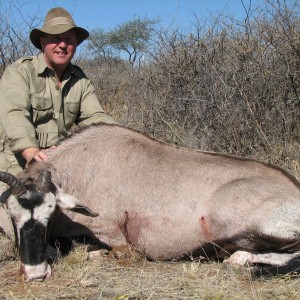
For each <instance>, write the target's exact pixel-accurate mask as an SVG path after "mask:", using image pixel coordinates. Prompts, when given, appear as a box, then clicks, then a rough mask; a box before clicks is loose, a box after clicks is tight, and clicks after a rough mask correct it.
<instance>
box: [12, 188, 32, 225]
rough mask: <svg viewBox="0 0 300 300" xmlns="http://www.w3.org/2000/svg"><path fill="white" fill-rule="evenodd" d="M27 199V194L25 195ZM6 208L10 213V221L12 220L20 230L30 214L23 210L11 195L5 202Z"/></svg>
mask: <svg viewBox="0 0 300 300" xmlns="http://www.w3.org/2000/svg"><path fill="white" fill-rule="evenodd" d="M26 196H28V197H29V192H27V193H26ZM7 208H8V210H9V212H10V215H11V217H12V219H13V220H14V222H15V224H16V226H17V228H21V227H22V226H23V225H24V223H25V222H27V221H28V220H29V219H30V218H31V213H30V211H29V210H28V209H25V208H23V207H22V206H21V205H20V204H19V202H18V200H17V198H16V196H14V195H11V196H10V197H9V199H8V201H7Z"/></svg>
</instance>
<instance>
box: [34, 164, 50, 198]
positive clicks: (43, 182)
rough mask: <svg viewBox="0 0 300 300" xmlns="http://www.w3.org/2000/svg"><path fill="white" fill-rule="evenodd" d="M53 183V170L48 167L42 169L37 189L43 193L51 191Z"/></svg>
mask: <svg viewBox="0 0 300 300" xmlns="http://www.w3.org/2000/svg"><path fill="white" fill-rule="evenodd" d="M51 183H52V182H51V172H50V171H49V170H46V169H43V170H41V172H40V175H39V178H38V181H37V183H36V189H37V191H39V192H43V193H48V192H50V189H51Z"/></svg>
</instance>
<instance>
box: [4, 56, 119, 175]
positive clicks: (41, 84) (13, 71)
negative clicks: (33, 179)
mask: <svg viewBox="0 0 300 300" xmlns="http://www.w3.org/2000/svg"><path fill="white" fill-rule="evenodd" d="M0 121H1V122H0V170H4V171H6V170H7V165H6V166H4V164H5V162H4V161H3V159H4V160H7V159H8V160H9V161H10V163H12V160H14V161H13V164H17V165H20V166H22V167H23V166H24V164H25V162H24V159H23V158H22V157H21V155H20V154H19V153H20V152H21V151H22V150H24V149H26V148H29V147H37V148H42V149H43V148H48V147H51V146H53V145H56V144H57V143H58V141H59V140H60V139H63V138H65V137H66V136H67V132H68V130H69V129H70V128H71V126H72V125H73V124H74V123H75V124H77V125H78V126H79V127H84V126H87V125H91V124H95V123H99V122H104V123H116V122H115V121H114V120H113V119H112V118H111V117H110V116H108V115H107V114H105V112H104V111H103V108H102V107H101V105H100V103H99V101H98V99H97V97H96V95H95V93H94V87H93V85H92V84H91V82H90V81H89V80H88V79H87V78H86V76H85V74H84V73H83V71H82V70H81V69H80V68H78V67H76V66H74V65H72V64H70V65H69V66H68V68H67V69H66V71H65V73H64V76H63V80H62V84H61V87H59V86H58V78H57V76H56V74H55V72H54V71H53V70H52V69H50V68H48V67H47V65H46V63H45V60H44V56H43V53H41V54H39V55H37V56H30V57H24V58H21V59H19V60H17V61H16V62H15V63H13V64H12V65H10V66H9V67H8V68H7V69H6V70H5V72H4V74H3V76H2V78H1V82H0ZM5 153H6V154H8V155H6V157H4V154H5ZM13 154H14V156H12V155H13ZM1 156H2V157H1Z"/></svg>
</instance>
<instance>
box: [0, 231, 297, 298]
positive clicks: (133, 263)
mask: <svg viewBox="0 0 300 300" xmlns="http://www.w3.org/2000/svg"><path fill="white" fill-rule="evenodd" d="M0 246H1V247H0V249H1V250H0V264H1V268H0V280H1V287H0V299H4V300H5V299H15V300H17V299H49V300H50V299H51V300H52V299H89V300H92V299H115V300H117V299H118V300H128V299H207V300H208V299H300V291H299V279H297V277H295V276H292V274H288V275H284V276H274V277H271V278H266V277H260V278H257V279H254V278H253V277H252V275H251V274H252V272H251V269H250V268H249V267H241V268H232V267H226V266H224V265H223V264H220V263H214V262H211V263H206V264H203V263H199V262H197V261H193V262H168V263H167V262H149V261H146V260H143V259H141V258H140V257H137V256H133V257H131V258H127V259H125V260H124V259H123V260H115V259H112V258H107V257H100V258H99V259H97V260H93V261H89V260H87V255H86V251H85V248H84V247H78V248H77V249H75V250H74V251H73V252H72V253H70V254H69V255H68V256H66V257H64V258H60V259H59V260H58V262H56V263H55V264H54V265H53V266H52V270H53V276H52V277H51V279H49V280H47V281H45V282H42V283H38V282H35V283H28V284H25V283H24V282H23V281H22V279H21V278H20V277H19V276H18V275H17V271H18V268H19V262H18V261H17V260H14V259H11V258H10V259H8V258H9V256H12V254H11V251H12V245H11V243H10V241H8V240H7V239H6V238H4V237H3V236H1V237H0Z"/></svg>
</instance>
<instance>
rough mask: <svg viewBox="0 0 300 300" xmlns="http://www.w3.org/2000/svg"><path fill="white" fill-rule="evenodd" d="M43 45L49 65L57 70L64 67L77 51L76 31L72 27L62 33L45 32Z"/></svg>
mask: <svg viewBox="0 0 300 300" xmlns="http://www.w3.org/2000/svg"><path fill="white" fill-rule="evenodd" d="M41 45H42V51H43V52H44V57H45V60H46V63H47V65H48V66H49V67H51V68H53V69H54V70H55V71H56V70H61V69H64V68H65V67H66V66H67V65H68V63H69V62H70V61H71V59H72V58H73V56H74V54H75V51H76V46H77V37H76V31H75V30H74V29H71V30H69V31H67V32H65V33H62V34H44V35H43V36H42V37H41Z"/></svg>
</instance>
